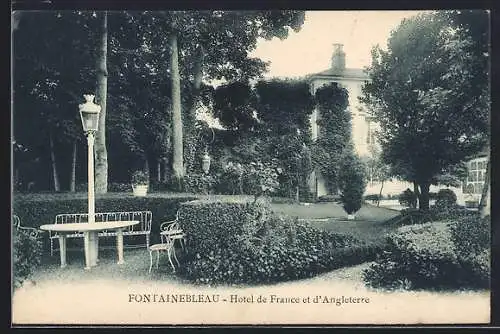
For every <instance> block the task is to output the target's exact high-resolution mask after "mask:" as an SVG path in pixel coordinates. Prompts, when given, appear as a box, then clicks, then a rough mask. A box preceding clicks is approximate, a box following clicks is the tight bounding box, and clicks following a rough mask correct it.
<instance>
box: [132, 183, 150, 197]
mask: <svg viewBox="0 0 500 334" xmlns="http://www.w3.org/2000/svg"><path fill="white" fill-rule="evenodd" d="M132 190H133V192H134V196H137V197H144V196H146V194H147V193H148V185H147V184H136V185H133V186H132Z"/></svg>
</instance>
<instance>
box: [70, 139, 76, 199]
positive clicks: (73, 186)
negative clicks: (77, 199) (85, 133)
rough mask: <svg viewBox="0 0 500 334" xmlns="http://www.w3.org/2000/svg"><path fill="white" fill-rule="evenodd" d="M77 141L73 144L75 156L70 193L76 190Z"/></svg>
mask: <svg viewBox="0 0 500 334" xmlns="http://www.w3.org/2000/svg"><path fill="white" fill-rule="evenodd" d="M76 146H77V145H76V140H75V141H74V142H73V156H72V159H71V175H70V178H69V191H71V192H72V193H74V192H75V190H76Z"/></svg>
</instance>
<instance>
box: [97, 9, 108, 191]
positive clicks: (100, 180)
mask: <svg viewBox="0 0 500 334" xmlns="http://www.w3.org/2000/svg"><path fill="white" fill-rule="evenodd" d="M98 52H99V54H98V57H97V94H96V95H97V100H98V103H99V104H100V106H101V113H100V116H99V129H98V131H97V133H96V138H95V192H96V193H98V194H105V193H107V192H108V151H107V149H106V101H107V93H108V69H107V55H108V14H107V12H103V13H102V20H101V40H100V45H99V50H98Z"/></svg>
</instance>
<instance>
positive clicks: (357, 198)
mask: <svg viewBox="0 0 500 334" xmlns="http://www.w3.org/2000/svg"><path fill="white" fill-rule="evenodd" d="M365 187H366V179H365V167H364V165H363V162H362V161H361V160H360V159H359V157H358V156H357V155H355V154H353V153H350V154H348V155H347V156H346V157H345V158H344V159H343V163H342V164H341V168H340V172H339V189H340V201H341V202H342V206H343V208H344V211H345V212H346V213H347V214H353V213H355V212H357V211H358V210H359V209H361V205H362V204H363V194H364V192H365Z"/></svg>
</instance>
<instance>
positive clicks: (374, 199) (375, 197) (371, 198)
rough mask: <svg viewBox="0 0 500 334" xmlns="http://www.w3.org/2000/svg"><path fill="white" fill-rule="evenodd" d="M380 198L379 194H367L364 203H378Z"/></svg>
mask: <svg viewBox="0 0 500 334" xmlns="http://www.w3.org/2000/svg"><path fill="white" fill-rule="evenodd" d="M381 198H382V196H380V195H379V194H369V195H366V196H365V201H372V202H378V201H380V200H381Z"/></svg>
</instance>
